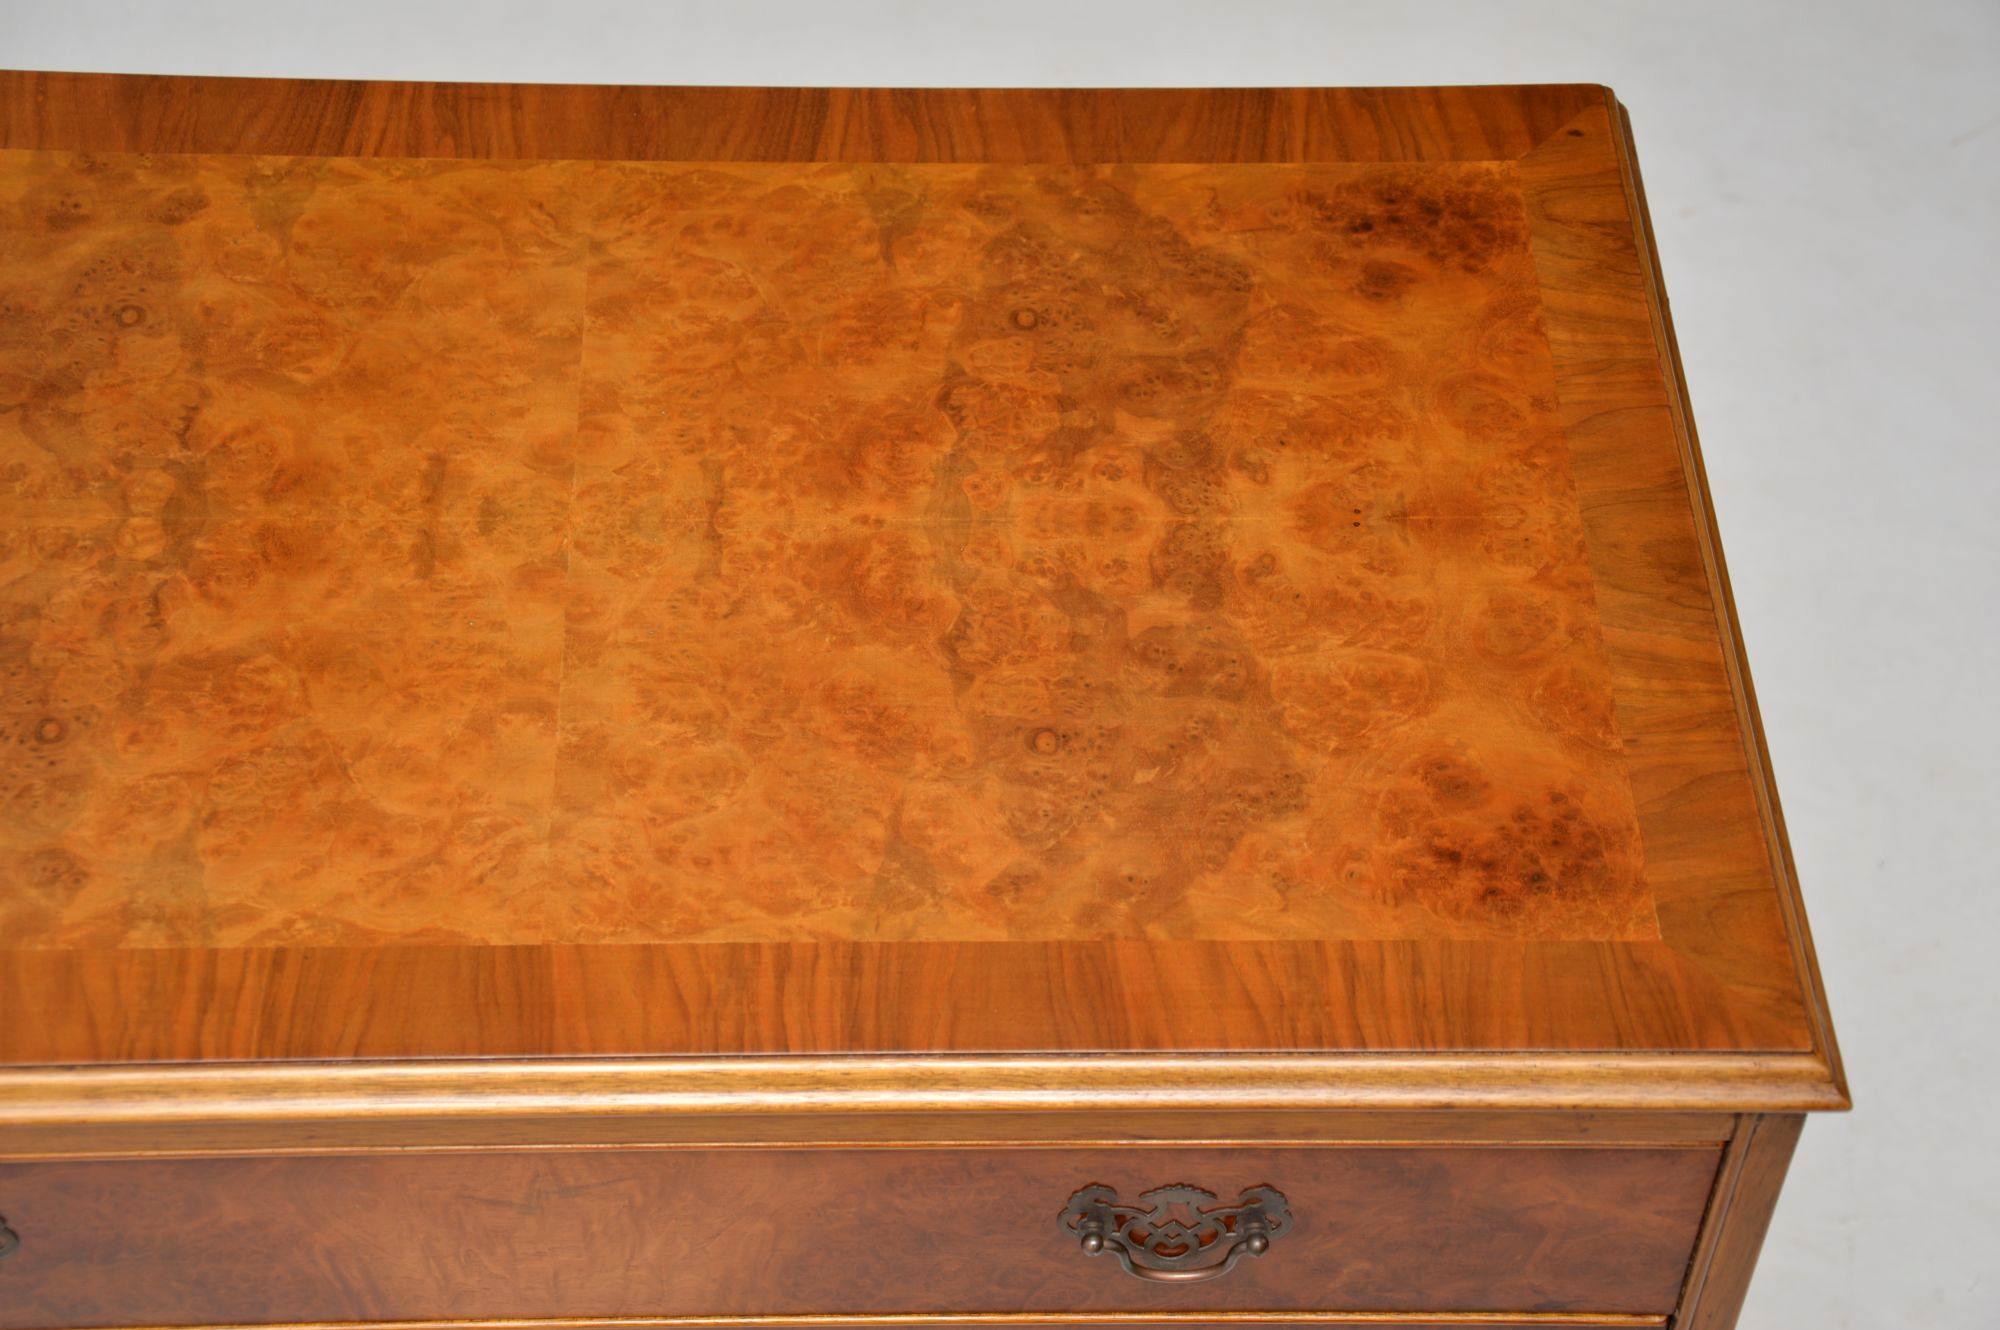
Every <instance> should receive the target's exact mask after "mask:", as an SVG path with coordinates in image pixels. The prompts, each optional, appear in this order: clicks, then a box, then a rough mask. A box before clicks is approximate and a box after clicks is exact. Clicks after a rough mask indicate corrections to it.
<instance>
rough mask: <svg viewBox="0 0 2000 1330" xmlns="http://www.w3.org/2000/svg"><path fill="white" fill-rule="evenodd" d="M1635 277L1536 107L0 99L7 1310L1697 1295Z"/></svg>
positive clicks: (1734, 1265) (1495, 1316)
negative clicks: (1185, 1259) (1223, 1253)
mask: <svg viewBox="0 0 2000 1330" xmlns="http://www.w3.org/2000/svg"><path fill="white" fill-rule="evenodd" d="M1657 266H1658V264H1657V255H1656V254H1655V253H1654V251H1653V246H1652V242H1651V238H1650V233H1649V229H1648V226H1647V222H1646V217H1645V204H1644V199H1643V195H1642V192H1641V189H1640V184H1639V178H1638V173H1637V167H1636V163H1635V162H1634V160H1633V157H1632V152H1631V145H1630V135H1629V130H1628V126H1627V124H1626V122H1625V119H1624V115H1623V112H1622V110H1621V109H1620V108H1619V107H1618V105H1617V103H1616V101H1615V100H1614V99H1613V98H1612V97H1611V96H1610V94H1609V93H1608V92H1607V91H1606V90H1604V89H1601V88H1595V87H1585V86H1559V87H1543V88H1477V89H1373V90H1366V89H1364V90H1249V91H1221V92H1190V91H1167V90H1163V91H1143V92H1142V91H1126V92H1113V91H1098V92H1087V91H1085V92H1048V91H1027V90H1013V91H944V90H930V91H914V90H893V91H891V90H785V89H626V88H554V87H551V88H535V87H499V86H473V85H421V84H337V83H312V82H290V81H264V80H226V79H168V78H118V77H108V76H95V75H55V74H0V726H3V727H4V730H0V735H4V738H5V740H6V744H5V752H6V755H7V756H6V760H5V763H4V766H0V1010H5V1011H6V1012H7V1013H8V1019H7V1020H6V1021H5V1022H0V1161H8V1162H0V1214H5V1215H6V1216H7V1217H8V1218H9V1220H10V1221H12V1222H13V1224H14V1225H15V1227H16V1228H18V1229H20V1230H21V1231H22V1233H23V1239H24V1240H23V1245H22V1247H21V1248H20V1250H18V1251H16V1252H15V1253H13V1255H12V1256H10V1257H9V1258H7V1259H6V1260H4V1261H0V1326H21V1327H48V1328H49V1330H54V1327H57V1326H62V1327H80V1326H88V1325H100V1326H112V1325H120V1326H137V1325H141V1324H145V1323H148V1322H151V1323H156V1324H163V1325H164V1324H180V1325H185V1324H211V1325H214V1324H221V1323H226V1322H232V1321H234V1322H241V1323H245V1324H258V1325H267V1326H269V1325H278V1324H293V1325H306V1324H317V1325H322V1326H327V1327H329V1328H330V1327H332V1326H335V1325H339V1326H342V1327H352V1326H358V1325H360V1324H363V1323H367V1324H376V1325H381V1324H396V1325H403V1326H407V1327H410V1328H411V1330H415V1328H416V1327H419V1326H422V1327H433V1326H436V1327H441V1326H442V1325H444V1324H452V1325H457V1326H460V1327H465V1326H472V1325H490V1326H492V1327H494V1330H500V1327H502V1326H509V1327H512V1326H523V1327H525V1326H529V1325H548V1326H551V1327H555V1326H561V1327H564V1328H565V1330H584V1328H585V1327H596V1326H604V1327H609V1326H622V1327H633V1326H642V1325H659V1326H670V1325H696V1324H735V1325H771V1324H778V1323H784V1324H821V1325H857V1326H858V1325H865V1324H928V1323H936V1324H996V1325H1010V1324H1026V1323H1030V1322H1034V1323H1075V1324H1091V1323H1102V1324H1121V1325H1138V1324H1160V1325H1192V1324H1199V1323H1204V1322H1214V1323H1222V1324H1244V1323H1257V1322H1268V1323H1273V1324H1282V1323H1300V1322H1302V1321H1305V1320H1312V1321H1314V1322H1316V1323H1324V1324H1335V1325H1341V1324H1345V1325H1391V1324H1393V1325H1405V1326H1408V1325H1420V1324H1430V1325H1437V1326H1443V1325H1461V1326H1463V1325H1484V1326H1503V1325H1520V1326H1528V1325H1557V1324H1562V1325H1599V1326H1611V1325H1620V1326H1628V1327H1629V1326H1637V1325H1646V1326H1665V1325H1666V1324H1667V1323H1668V1321H1669V1320H1672V1322H1673V1323H1674V1324H1675V1325H1677V1326H1690V1325H1691V1326H1700V1327H1704V1328H1705V1330H1723V1328H1724V1327H1726V1326H1727V1325H1728V1324H1730V1323H1731V1322H1732V1321H1733V1318H1734V1316H1735V1312H1736V1309H1737V1307H1738V1306H1739V1305H1740V1303H1741V1300H1742V1295H1743V1289H1744V1287H1745V1286H1746V1284H1747V1280H1748V1277H1749V1271H1750V1267H1751V1264H1752V1262H1753V1260H1754V1256H1755V1250H1756V1247H1757V1244H1758V1242H1759V1241H1760V1240H1761V1236H1762V1233H1763V1228H1764V1225H1765V1223H1766V1222H1767V1220H1768V1217H1769V1212H1770V1207H1771V1205H1772V1204H1773V1203H1774V1200H1775V1196H1776V1191H1777V1187H1778V1184H1779V1182H1780V1181H1781V1179H1782V1174H1783V1167H1784V1162H1785V1160H1786V1159H1787V1158H1788V1157H1789V1153H1790V1148H1791V1144H1792V1142H1793V1141H1794V1140H1795V1139H1796V1135H1797V1130H1798V1123H1799V1120H1800V1119H1799V1117H1798V1115H1799V1114H1800V1113H1802V1112H1804V1111H1809V1110H1815V1109H1822V1108H1839V1107H1844V1106H1845V1105H1846V1102H1847V1094H1846V1088H1845V1082H1844V1077H1843V1073H1842V1070H1841V1066H1840V1061H1839V1055H1838V1052H1837V1049H1836V1047H1835V1044H1834V1040H1833V1035H1832V1031H1831V1027H1830V1024H1829V1021H1828V1019H1827V1015H1826V1009H1825V1003H1824V998H1823V996H1822V994H1821V992H1820V986H1819V980H1818V975H1817V970H1816V966H1815V963H1814V960H1813V955H1812V949H1811V942H1810V937H1809V935H1808V932H1807V928H1806V925H1805V920H1804V915H1803V911H1802V907H1801V905H1800V902H1799V897H1798V890H1797V885H1796V882H1795V878H1794V873H1793V870H1792V865H1791V862H1790V857H1789V852H1788V850H1787V848H1786V846H1785V842H1784V833H1783V823H1782V819H1781V817H1780V815H1779V812H1778V807H1777V802H1776V798H1775V795H1774V793H1773V791H1772V787H1771V779H1770V771H1769V764H1768V761H1767V759H1766V757H1765V754H1764V751H1763V745H1762V737H1761V734H1760V732H1759V729H1758V723H1757V717H1756V710H1755V702H1754V697H1753V695H1752V692H1751V689H1750V685H1749V680H1748V676H1747V673H1746V671H1745V669H1744V667H1743V663H1742V647H1741V642H1740V640H1739V638H1738V635H1737V633H1736V629H1735V624H1734V619H1733V611H1732V608H1731V605H1730V601H1729V590H1728V583H1727V578H1726V574H1725V572H1724V569H1723V565H1722V560H1721V553H1720V547H1719V543H1718V539H1717V536H1716V533H1715V529H1714V521H1713V515H1712V512H1711V510H1710V507H1709V504H1708V499H1707V494H1706V490H1705V484H1704V481H1703V478H1702V473H1701V466H1700V460H1699V453H1698V449H1697V446H1696V443H1695V437H1694V432H1693V426H1692V423H1691V420H1690V419H1689V416H1688V412H1687V407H1686V393H1685V388H1684V385H1683V384H1682V382H1681V375H1680V366H1679V360H1678V356H1677V353H1676V351H1675V349H1674V344H1673V336H1672V330H1671V327H1670V325H1669V322H1668V319H1667V315H1666V304H1665V298H1664V295H1663V293H1662V290H1661V286H1660V281H1659V276H1658V272H1657ZM746 1055H751V1056H746ZM1079 1055H1081V1056H1079ZM1441 1110H1450V1111H1448V1112H1446V1111H1441ZM1239 1175H1240V1176H1239ZM1253 1175H1254V1176H1253ZM1093 1182H1098V1183H1107V1184H1112V1185H1116V1186H1117V1187H1119V1188H1120V1189H1121V1191H1133V1192H1137V1191H1142V1190H1145V1189H1146V1188H1148V1187H1152V1186H1158V1185H1162V1184H1165V1183H1180V1182H1185V1183H1191V1184H1197V1185H1203V1186H1209V1187H1211V1188H1214V1189H1215V1190H1217V1191H1219V1192H1222V1193H1225V1194H1227V1195H1231V1196H1233V1195H1235V1194H1236V1192H1237V1190H1238V1189H1240V1188H1241V1187H1243V1186H1246V1185H1253V1184H1269V1185H1273V1186H1277V1187H1279V1188H1280V1189H1281V1190H1283V1191H1284V1192H1285V1193H1286V1195H1287V1196H1288V1198H1289V1200H1290V1203H1291V1207H1292V1209H1293V1210H1294V1211H1295V1212H1297V1213H1298V1214H1299V1216H1300V1217H1301V1223H1300V1226H1299V1227H1298V1229H1297V1230H1296V1231H1295V1232H1292V1233H1288V1234H1287V1235H1286V1236H1285V1237H1284V1239H1283V1240H1282V1242H1281V1243H1279V1244H1278V1245H1277V1246H1276V1247H1274V1249H1273V1251H1272V1252H1271V1253H1270V1254H1269V1255H1268V1256H1267V1257H1264V1258H1260V1259H1257V1260H1254V1261H1246V1262H1243V1263H1242V1264H1241V1265H1240V1266H1239V1267H1238V1268H1237V1269H1235V1270H1232V1271H1231V1273H1230V1274H1229V1275H1228V1276H1227V1277H1226V1278H1224V1279H1221V1280H1217V1281H1214V1282H1212V1283H1205V1284H1200V1285H1194V1286H1189V1287H1186V1288H1178V1289H1173V1290H1170V1291H1167V1290H1161V1289H1158V1288H1149V1287H1148V1286H1146V1285H1144V1284H1141V1283H1140V1282H1139V1281H1137V1280H1134V1279H1131V1278H1129V1277H1127V1276H1124V1275H1123V1274H1122V1273H1120V1272H1119V1271H1118V1270H1116V1269H1115V1268H1114V1267H1113V1265H1112V1263H1110V1262H1107V1261H1102V1260H1100V1261H1090V1260H1088V1259H1086V1258H1084V1257H1083V1256H1082V1254H1081V1253H1079V1252H1078V1251H1076V1250H1075V1249H1074V1246H1073V1243H1072V1241H1071V1240H1069V1239H1065V1238H1063V1237H1062V1235H1060V1234H1059V1233H1058V1232H1057V1230H1056V1224H1055V1216H1056V1214H1057V1213H1058V1212H1059V1211H1060V1209H1061V1207H1062V1205H1063V1204H1064V1202H1065V1200H1066V1199H1067V1198H1068V1197H1069V1196H1070V1195H1071V1194H1072V1193H1073V1192H1074V1191H1075V1190H1076V1189H1077V1188H1078V1187H1081V1186H1083V1185H1085V1184H1086V1183H1093ZM690 1216H692V1219H690Z"/></svg>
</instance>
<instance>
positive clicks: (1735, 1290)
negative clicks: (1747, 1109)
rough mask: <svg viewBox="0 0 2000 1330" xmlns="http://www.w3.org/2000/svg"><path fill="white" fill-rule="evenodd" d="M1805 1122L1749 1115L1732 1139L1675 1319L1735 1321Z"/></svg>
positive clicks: (1714, 1324)
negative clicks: (1678, 1312)
mask: <svg viewBox="0 0 2000 1330" xmlns="http://www.w3.org/2000/svg"><path fill="white" fill-rule="evenodd" d="M1804 1125H1805V1117H1804V1115H1802V1114H1797V1113H1769V1114H1758V1115H1756V1116H1753V1117H1749V1118H1746V1119H1745V1120H1744V1122H1743V1125H1742V1127H1741V1128H1740V1129H1739V1131H1738V1133H1737V1135H1736V1136H1735V1138H1734V1139H1732V1140H1731V1142H1730V1144H1729V1147H1728V1149H1727V1150H1725V1151H1724V1153H1723V1160H1722V1168H1721V1171H1720V1173H1719V1174H1718V1176H1717V1178H1716V1182H1715V1191H1714V1194H1713V1195H1712V1196H1711V1198H1710V1200H1709V1206H1708V1217H1707V1219H1706V1220H1704V1221H1703V1224H1702V1232H1701V1240H1700V1242H1699V1243H1698V1244H1697V1245H1696V1247H1695V1256H1694V1261H1693V1263H1692V1264H1691V1265H1690V1266H1689V1269H1688V1282H1687V1289H1686V1292H1685V1294H1684V1296H1683V1298H1682V1301H1681V1310H1680V1314H1679V1315H1678V1316H1677V1317H1676V1319H1675V1322H1674V1324H1675V1325H1676V1326H1678V1327H1684V1328H1685V1330H1731V1327H1733V1326H1734V1325H1735V1324H1736V1318H1737V1314H1738V1313H1739V1312H1741V1311H1742V1310H1743V1299H1744V1297H1745V1296H1746V1295H1747V1294H1748V1293H1749V1291H1750V1276H1751V1274H1752V1272H1754V1271H1755V1269H1756V1268H1757V1253H1758V1252H1759V1251H1760V1250H1761V1249H1762V1248H1763V1245H1764V1234H1765V1232H1766V1230H1768V1229H1769V1228H1770V1226H1771V1214H1772V1212H1773V1211H1774V1210H1775V1209H1776V1208H1777V1204H1778V1190H1779V1188H1781V1187H1782V1186H1784V1182H1785V1170H1786V1169H1787V1168H1788V1167H1789V1166H1790V1165H1791V1162H1792V1151H1793V1150H1794V1149H1795V1148H1796V1147H1797V1146H1798V1143H1799V1132H1800V1130H1801V1129H1802V1128H1803V1127H1804Z"/></svg>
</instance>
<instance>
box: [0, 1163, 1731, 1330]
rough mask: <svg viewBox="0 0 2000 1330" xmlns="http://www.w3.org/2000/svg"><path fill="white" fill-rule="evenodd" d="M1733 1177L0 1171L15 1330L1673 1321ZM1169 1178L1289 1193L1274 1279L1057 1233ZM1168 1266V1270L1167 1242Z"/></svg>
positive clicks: (495, 1168)
mask: <svg viewBox="0 0 2000 1330" xmlns="http://www.w3.org/2000/svg"><path fill="white" fill-rule="evenodd" d="M1717 1162H1718V1151H1717V1150H1716V1149H1715V1148H1713V1147H1679V1148H1648V1149H1624V1148H1597V1149H1590V1148H1574V1147H1570V1148H1563V1147H1485V1146H1443V1147H1411V1146H1385V1147H1328V1146H1314V1147H1299V1148H1265V1149H1166V1148H1131V1149H1118V1148H1093V1149H1073V1148H1060V1149H1047V1148H1024V1149H980V1150H967V1149H933V1148H894V1149H764V1148H747V1149H674V1150H610V1151H606V1150H568V1151H558V1150H543V1151H510V1152H494V1153H476V1154H465V1153H440V1154H400V1155H347V1156H327V1157H287V1158H264V1159H185V1160H149V1161H97V1162H79V1163H33V1164H14V1165H0V1215H4V1216H5V1217H6V1219H7V1221H8V1223H9V1224H10V1225H11V1226H12V1228H13V1229H14V1230H15V1231H16V1232H17V1233H18V1235H19V1238H20V1243H19V1246H18V1248H17V1249H16V1250H15V1251H14V1252H12V1253H11V1254H10V1255H9V1256H8V1257H7V1258H6V1259H4V1260H0V1326H5V1327H22V1328H26V1327H43V1328H50V1327H72V1326H119V1325H155V1326H161V1325H199V1324H204V1323H206V1324H218V1323H239V1324H240V1323H256V1322H278V1321H291V1322H298V1321H358V1320H368V1321H380V1320H423V1319H455V1320H464V1319H499V1318H536V1317H593V1316H597V1317H610V1316H639V1317H645V1316H654V1317H665V1316H693V1317H701V1316H744V1315H764V1316H770V1315H785V1314H802V1315H804V1314H838V1313H853V1314H869V1313H880V1314H896V1313H923V1312H959V1313H967V1312H1016V1313H1018V1312H1106V1311H1118V1312H1152V1311H1223V1310H1263V1311H1325V1312H1341V1311H1412V1312H1462V1311H1484V1312H1497V1313H1508V1312H1524V1311H1572V1312H1603V1313H1617V1312H1624V1313H1666V1312H1669V1311H1671V1310H1672V1309H1673V1307H1674V1303H1675V1299H1676V1296H1677V1294H1678V1291H1679V1286H1680V1281H1681V1277H1682V1274H1683V1273H1684V1271H1685V1270H1686V1268H1687V1262H1688V1257H1689V1253H1690V1251H1691V1250H1692V1248H1693V1245H1694V1240H1695V1233H1696V1229H1697V1228H1698V1226H1699V1224H1700V1221H1701V1215H1702V1210H1703V1207H1704V1204H1705V1202H1706V1199H1707V1195H1708V1191H1709V1187H1710V1184H1711V1182H1712V1181H1713V1179H1714V1176H1715V1170H1716V1166H1717ZM1169 1184H1188V1185H1191V1186H1193V1187H1198V1188H1205V1189H1207V1190H1208V1191H1210V1192H1214V1193H1217V1194H1218V1196H1219V1197H1221V1198H1222V1199H1223V1200H1224V1201H1229V1200H1234V1199H1236V1198H1237V1197H1238V1195H1239V1194H1240V1193H1241V1192H1242V1191H1243V1190H1244V1189H1245V1188H1252V1187H1266V1188H1270V1189H1272V1190H1273V1191H1275V1192H1276V1193H1278V1194H1279V1195H1280V1196H1281V1197H1282V1198H1283V1202H1282V1203H1283V1207H1284V1208H1285V1209H1286V1210H1288V1211H1289V1215H1290V1219H1289V1222H1288V1223H1286V1224H1284V1225H1282V1226H1281V1227H1282V1231H1279V1232H1277V1233H1276V1236H1275V1237H1273V1238H1271V1239H1270V1240H1269V1242H1268V1248H1267V1250H1265V1251H1264V1252H1263V1253H1262V1255H1260V1256H1256V1257H1255V1258H1250V1257H1249V1256H1248V1255H1247V1254H1246V1256H1245V1257H1244V1258H1241V1259H1238V1260H1237V1261H1236V1262H1235V1263H1234V1264H1233V1266H1232V1268H1231V1269H1230V1270H1229V1271H1228V1272H1227V1273H1226V1274H1222V1275H1220V1276H1219V1277H1214V1278H1209V1279H1203V1280H1200V1281H1198V1282H1186V1283H1156V1282H1149V1281H1146V1280H1143V1279H1140V1278H1135V1277H1133V1276H1132V1275H1130V1274H1128V1273H1126V1272H1125V1270H1123V1269H1121V1268H1120V1264H1119V1261H1118V1259H1117V1254H1116V1252H1115V1251H1108V1250H1107V1251H1105V1252H1103V1253H1101V1254H1099V1255H1098V1256H1096V1257H1094V1258H1093V1257H1091V1256H1088V1255H1086V1254H1085V1252H1084V1251H1083V1250H1082V1244H1081V1243H1080V1241H1079V1239H1078V1236H1077V1234H1076V1233H1074V1232H1066V1231H1065V1230H1064V1228H1063V1225H1062V1221H1061V1218H1060V1217H1061V1215H1062V1214H1063V1212H1064V1209H1065V1205H1066V1203H1067V1202H1068V1201H1069V1200H1070V1199H1071V1198H1072V1196H1073V1195H1075V1194H1076V1193H1077V1192H1078V1191H1079V1190H1080V1189H1083V1188H1085V1187H1087V1186H1093V1185H1095V1186H1100V1187H1105V1188H1110V1189H1112V1190H1113V1191H1115V1192H1116V1193H1117V1196H1118V1199H1119V1202H1120V1203H1121V1204H1123V1203H1132V1202H1134V1201H1135V1200H1136V1198H1138V1197H1139V1196H1140V1194H1141V1193H1144V1192H1147V1191H1149V1190H1151V1189H1155V1188H1159V1187H1162V1186H1166V1185H1169ZM1166 1199H1167V1200H1169V1201H1171V1200H1172V1198H1171V1197H1169V1198H1166ZM1174 1213H1175V1214H1178V1215H1181V1216H1183V1217H1187V1216H1189V1215H1190V1212H1189V1211H1187V1210H1185V1209H1180V1210H1176V1211H1174ZM1232 1222H1233V1221H1232ZM1237 1226H1238V1227H1239V1228H1240V1223H1239V1224H1238V1225H1237ZM1210 1237H1211V1240H1214V1235H1212V1234H1211V1235H1210ZM1242 1238H1243V1235H1242V1234H1241V1233H1240V1232H1229V1233H1225V1234H1223V1236H1222V1238H1221V1239H1220V1240H1221V1241H1224V1242H1227V1243H1240V1242H1241V1241H1242ZM1161 1247H1162V1250H1163V1251H1164V1252H1165V1253H1166V1260H1165V1263H1166V1264H1169V1265H1170V1264H1171V1263H1172V1259H1173V1251H1174V1248H1173V1246H1172V1244H1171V1243H1170V1242H1166V1243H1162V1244H1161ZM1147 1259H1151V1258H1147ZM1201 1263H1202V1262H1201V1261H1200V1260H1199V1259H1197V1260H1196V1261H1195V1262H1194V1264H1197V1265H1199V1264H1201Z"/></svg>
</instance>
